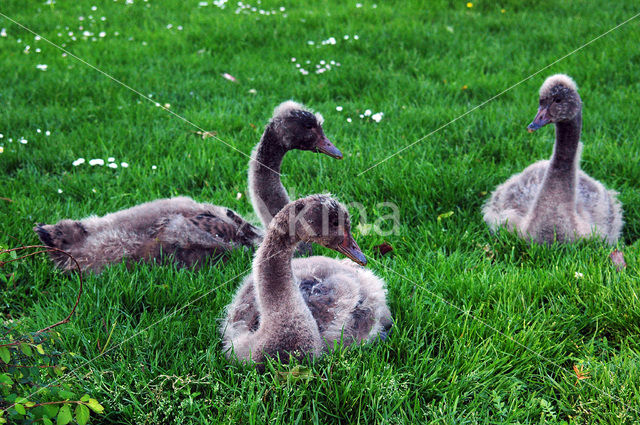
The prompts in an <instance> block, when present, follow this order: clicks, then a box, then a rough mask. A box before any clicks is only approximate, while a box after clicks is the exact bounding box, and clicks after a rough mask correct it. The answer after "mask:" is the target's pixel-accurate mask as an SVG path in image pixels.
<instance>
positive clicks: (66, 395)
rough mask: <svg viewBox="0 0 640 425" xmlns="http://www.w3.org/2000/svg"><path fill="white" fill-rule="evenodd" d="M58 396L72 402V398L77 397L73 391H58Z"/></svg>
mask: <svg viewBox="0 0 640 425" xmlns="http://www.w3.org/2000/svg"><path fill="white" fill-rule="evenodd" d="M58 395H59V396H60V397H62V398H64V399H65V400H71V399H72V398H75V397H76V395H75V394H74V393H72V392H71V391H66V390H60V391H58Z"/></svg>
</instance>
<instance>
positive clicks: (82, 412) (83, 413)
mask: <svg viewBox="0 0 640 425" xmlns="http://www.w3.org/2000/svg"><path fill="white" fill-rule="evenodd" d="M89 414H90V413H89V409H87V406H85V405H84V404H78V406H77V407H76V422H78V425H85V424H86V423H87V422H89Z"/></svg>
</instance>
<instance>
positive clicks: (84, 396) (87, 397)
mask: <svg viewBox="0 0 640 425" xmlns="http://www.w3.org/2000/svg"><path fill="white" fill-rule="evenodd" d="M90 398H91V397H89V394H85V395H83V396H82V398H80V401H84V402H85V403H86V402H87V401H89V399H90Z"/></svg>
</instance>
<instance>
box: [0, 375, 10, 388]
mask: <svg viewBox="0 0 640 425" xmlns="http://www.w3.org/2000/svg"><path fill="white" fill-rule="evenodd" d="M0 384H2V385H8V386H12V385H13V381H12V380H11V378H9V375H7V374H6V373H3V374H1V375H0Z"/></svg>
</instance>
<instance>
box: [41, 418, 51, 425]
mask: <svg viewBox="0 0 640 425" xmlns="http://www.w3.org/2000/svg"><path fill="white" fill-rule="evenodd" d="M42 423H43V424H44V425H53V422H51V419H49V418H42Z"/></svg>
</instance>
